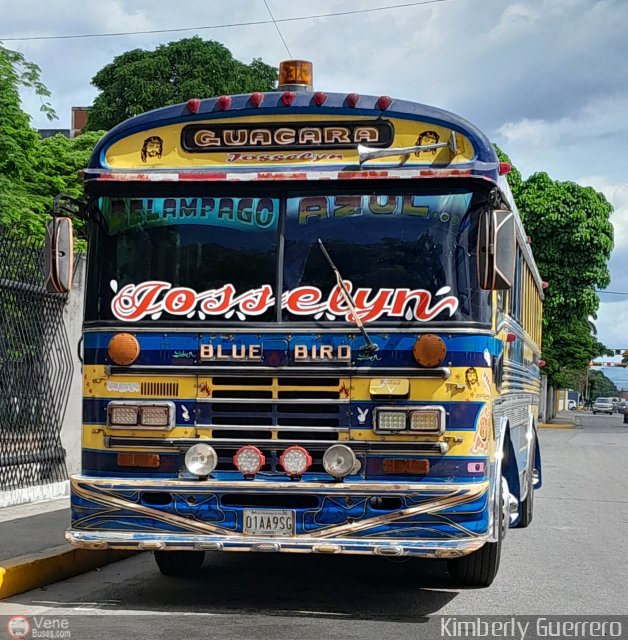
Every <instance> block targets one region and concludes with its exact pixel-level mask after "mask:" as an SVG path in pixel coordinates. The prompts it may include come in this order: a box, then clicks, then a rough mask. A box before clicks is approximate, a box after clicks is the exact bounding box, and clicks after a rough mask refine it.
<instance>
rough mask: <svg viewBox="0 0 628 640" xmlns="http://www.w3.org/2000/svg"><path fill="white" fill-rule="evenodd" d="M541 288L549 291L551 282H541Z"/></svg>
mask: <svg viewBox="0 0 628 640" xmlns="http://www.w3.org/2000/svg"><path fill="white" fill-rule="evenodd" d="M541 286H542V287H543V289H547V288H548V287H549V282H545V280H543V282H541Z"/></svg>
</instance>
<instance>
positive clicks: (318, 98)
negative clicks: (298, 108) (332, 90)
mask: <svg viewBox="0 0 628 640" xmlns="http://www.w3.org/2000/svg"><path fill="white" fill-rule="evenodd" d="M325 100H327V94H326V93H325V92H324V91H317V92H316V93H315V94H314V104H315V105H316V106H317V107H320V106H322V105H323V104H324V103H325Z"/></svg>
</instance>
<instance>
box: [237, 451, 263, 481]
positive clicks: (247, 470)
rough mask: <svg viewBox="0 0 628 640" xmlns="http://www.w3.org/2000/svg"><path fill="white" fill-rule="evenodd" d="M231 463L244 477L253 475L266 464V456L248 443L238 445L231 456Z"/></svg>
mask: <svg viewBox="0 0 628 640" xmlns="http://www.w3.org/2000/svg"><path fill="white" fill-rule="evenodd" d="M233 464H234V466H235V467H236V469H237V470H238V471H239V472H240V473H241V474H242V475H243V476H245V477H251V476H254V475H255V474H256V473H258V472H259V471H261V469H262V467H263V466H264V465H265V464H266V456H264V454H263V453H262V452H261V451H260V450H259V449H258V448H257V447H253V446H252V445H250V444H247V445H245V446H244V447H240V448H239V449H238V450H237V451H236V452H235V455H234V456H233Z"/></svg>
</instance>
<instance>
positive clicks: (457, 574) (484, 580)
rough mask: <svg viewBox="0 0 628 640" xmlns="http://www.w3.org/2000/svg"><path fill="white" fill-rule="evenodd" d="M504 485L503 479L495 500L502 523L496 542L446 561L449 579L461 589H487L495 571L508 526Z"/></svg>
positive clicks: (493, 578) (497, 568)
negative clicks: (499, 508) (499, 509)
mask: <svg viewBox="0 0 628 640" xmlns="http://www.w3.org/2000/svg"><path fill="white" fill-rule="evenodd" d="M504 485H506V487H507V486H508V485H507V483H506V482H505V479H504V478H502V482H500V485H499V487H500V488H499V493H498V496H497V499H498V500H499V502H500V503H501V504H502V522H501V526H500V527H499V531H498V537H497V541H496V542H486V543H485V544H484V546H483V547H481V548H480V549H478V550H477V551H473V552H472V553H470V554H469V555H466V556H462V557H461V558H454V559H452V560H448V561H447V569H448V570H449V576H450V578H451V579H452V580H453V581H454V582H455V583H456V584H457V585H460V586H463V587H489V586H490V585H491V584H492V583H493V580H495V576H496V575H497V571H498V570H499V561H500V559H501V553H502V541H503V539H504V533H505V531H506V527H507V526H508V514H507V512H506V513H504V510H505V507H504V489H505V487H504Z"/></svg>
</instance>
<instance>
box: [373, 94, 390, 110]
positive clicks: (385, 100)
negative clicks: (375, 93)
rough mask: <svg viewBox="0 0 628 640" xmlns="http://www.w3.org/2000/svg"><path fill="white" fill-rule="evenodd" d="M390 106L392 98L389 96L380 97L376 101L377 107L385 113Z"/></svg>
mask: <svg viewBox="0 0 628 640" xmlns="http://www.w3.org/2000/svg"><path fill="white" fill-rule="evenodd" d="M391 104H392V98H391V97H390V96H380V97H379V99H378V100H377V107H378V109H381V110H382V111H386V109H388V107H390V105H391Z"/></svg>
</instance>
